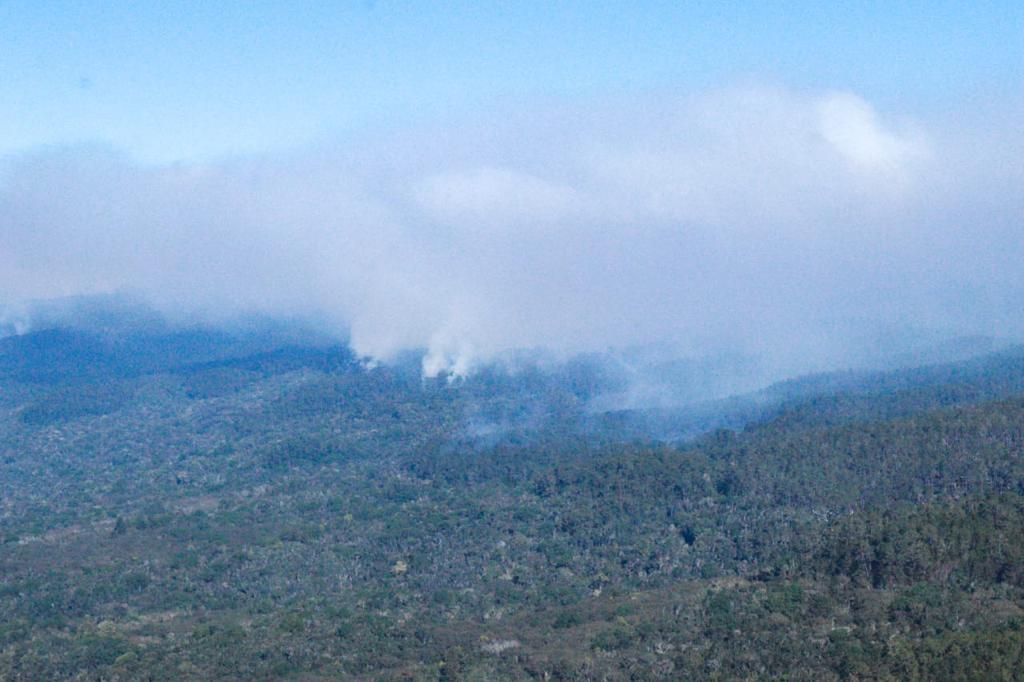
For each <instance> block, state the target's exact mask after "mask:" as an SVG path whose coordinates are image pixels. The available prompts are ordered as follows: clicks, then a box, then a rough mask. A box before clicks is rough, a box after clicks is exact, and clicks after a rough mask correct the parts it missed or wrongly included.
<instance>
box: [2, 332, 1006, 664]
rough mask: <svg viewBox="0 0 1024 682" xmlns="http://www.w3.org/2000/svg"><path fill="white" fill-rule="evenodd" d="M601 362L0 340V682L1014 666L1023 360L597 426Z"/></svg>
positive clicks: (789, 389) (606, 389)
mask: <svg viewBox="0 0 1024 682" xmlns="http://www.w3.org/2000/svg"><path fill="white" fill-rule="evenodd" d="M610 368H611V369H610ZM613 369H614V364H613V365H609V364H607V363H602V362H600V361H599V359H598V358H595V357H584V358H577V359H575V360H570V361H568V362H562V363H554V364H551V363H541V364H536V365H530V364H529V363H523V364H520V365H519V366H518V367H517V368H516V369H515V370H514V371H513V370H509V369H505V368H503V366H501V365H493V366H491V367H489V368H483V369H482V370H481V371H479V372H477V373H475V374H472V375H470V376H469V377H465V378H459V379H449V378H445V377H443V376H442V377H438V378H435V379H424V378H423V377H422V376H421V374H420V365H419V359H418V358H417V357H416V356H415V355H411V356H409V357H408V358H407V359H406V360H404V361H399V362H397V363H393V364H384V365H377V364H373V363H371V364H367V363H366V362H365V361H363V360H362V359H360V358H358V357H355V356H354V355H353V354H352V353H351V352H350V351H349V350H348V349H347V348H346V347H344V346H339V345H333V344H330V343H324V344H319V345H312V346H311V345H308V344H307V345H302V344H296V343H293V340H292V339H288V338H281V337H280V336H275V335H274V334H273V333H269V332H267V331H266V330H263V331H259V332H246V333H228V332H215V331H209V330H198V329H190V330H166V329H164V330H155V331H149V332H146V333H142V332H138V333H132V334H122V335H111V334H106V333H103V332H102V331H96V330H81V329H73V328H63V329H51V330H45V331H40V332H37V333H31V334H27V335H22V336H11V337H7V338H5V339H0V384H2V391H0V426H2V428H0V456H2V475H0V486H2V492H3V495H2V513H0V539H2V543H3V544H2V545H0V612H2V614H3V615H2V618H0V677H4V678H6V679H24V680H30V679H62V678H71V679H97V678H102V679H124V680H127V679H197V680H200V679H202V680H207V679H233V678H237V677H246V678H280V677H289V676H293V677H295V678H296V679H336V678H339V677H341V678H353V679H361V678H365V679H382V678H383V679H423V680H439V679H594V678H600V679H638V678H639V679H657V678H664V679H678V678H694V679H704V678H707V679H737V678H741V679H742V678H763V677H789V678H791V679H812V678H814V679H866V678H872V679H876V678H890V679H956V678H962V679H967V678H974V679H976V678H977V677H978V676H979V675H980V676H982V677H985V678H993V679H1011V678H1012V677H1013V676H1014V675H1016V674H1019V671H1020V670H1021V669H1024V574H1022V571H1024V554H1021V552H1022V551H1024V548H1022V546H1021V544H1020V542H1019V538H1020V537H1022V533H1024V457H1022V453H1024V351H1021V350H1020V349H1019V348H1008V349H1006V350H1003V351H1000V352H996V353H990V354H987V355H982V356H979V357H976V358H972V359H968V360H960V361H956V362H952V363H947V364H937V365H930V366H923V367H918V368H908V369H901V370H892V371H884V372H883V371H875V372H846V373H839V374H827V375H818V376H811V377H806V378H803V379H798V380H792V381H787V382H784V383H781V384H776V385H773V386H771V387H769V388H766V389H763V390H760V391H757V392H755V393H750V394H745V395H740V396H736V397H732V398H728V399H722V400H714V401H704V402H700V403H690V404H686V405H681V406H677V407H673V408H667V407H661V408H657V409H647V410H629V409H622V410H608V409H596V408H595V405H602V396H605V395H607V394H609V393H612V394H614V393H615V392H616V391H619V390H621V388H622V384H621V381H622V376H621V374H616V373H615V371H613Z"/></svg>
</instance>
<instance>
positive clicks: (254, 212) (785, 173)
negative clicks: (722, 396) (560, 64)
mask: <svg viewBox="0 0 1024 682" xmlns="http://www.w3.org/2000/svg"><path fill="white" fill-rule="evenodd" d="M485 119H486V117H482V118H481V119H480V120H475V121H468V122H465V121H464V122H462V123H461V124H455V123H451V124H449V125H437V126H435V127H434V128H432V129H420V130H407V131H394V132H393V133H392V134H390V135H387V136H382V135H378V136H375V137H373V139H363V140H359V141H355V142H349V143H346V144H344V145H341V144H337V145H332V146H330V147H328V148H323V149H319V150H304V151H296V152H294V153H292V154H288V155H276V156H267V157H261V158H245V159H234V160H225V161H222V162H218V163H208V164H194V165H189V164H176V165H168V166H147V165H141V164H138V163H135V162H133V161H132V160H131V159H129V158H126V157H124V156H121V155H119V154H118V153H117V152H116V151H111V150H107V149H100V148H70V149H63V148H59V149H44V150H39V151H36V152H33V153H30V154H25V155H22V156H18V157H13V158H7V159H6V160H4V161H3V165H2V170H0V173H2V175H0V303H2V304H3V305H4V306H5V309H6V313H5V315H6V316H7V322H8V323H10V324H14V323H17V322H19V319H20V318H19V315H24V313H23V312H19V311H24V310H25V308H24V306H25V304H26V303H27V302H29V301H32V300H40V299H50V298H56V297H64V296H73V295H82V294H96V293H107V292H124V293H127V294H130V295H132V296H138V297H140V298H142V299H143V300H145V301H147V302H148V303H150V304H152V305H154V306H155V307H157V309H159V310H161V311H162V312H164V313H167V314H169V315H172V316H179V317H185V318H195V317H199V318H202V319H213V320H217V319H225V318H230V317H232V316H235V315H239V314H247V313H253V312H255V313H261V314H269V315H274V316H277V315H287V316H289V317H298V318H303V319H307V320H313V321H317V322H319V323H323V324H325V325H327V326H328V327H329V328H331V329H334V330H337V332H338V334H339V335H347V336H348V337H349V338H350V340H351V343H352V345H353V348H354V350H355V351H356V352H358V353H360V354H365V355H370V356H373V357H375V358H380V359H387V358H389V357H392V356H394V354H396V353H397V352H399V351H401V350H403V349H408V348H426V349H427V351H428V352H427V354H426V356H425V360H424V372H425V373H426V374H436V373H438V372H441V371H454V372H457V373H458V372H466V371H468V370H470V369H471V368H472V367H473V366H474V365H475V364H476V363H479V362H482V361H486V360H490V359H494V358H497V357H501V356H502V355H503V354H504V353H507V352H509V351H512V350H514V349H521V348H545V349H548V350H550V351H552V352H554V353H573V352H585V351H592V350H601V349H605V348H608V347H624V346H637V345H650V344H662V345H664V346H665V347H668V348H671V349H672V350H673V352H678V353H682V354H691V355H692V354H698V355H713V354H723V353H724V354H738V355H748V356H754V357H758V358H762V359H763V360H764V362H766V363H767V365H768V368H767V372H768V373H769V374H776V375H778V374H783V373H787V372H795V371H807V370H811V369H818V368H825V367H834V366H838V365H843V364H844V363H850V362H852V361H853V360H851V358H852V359H855V360H863V359H865V358H868V357H869V356H870V353H871V351H870V350H869V349H871V348H877V347H878V346H879V344H883V345H884V343H885V342H886V340H889V341H892V340H893V339H899V338H903V337H909V336H914V335H922V336H925V337H929V338H942V337H950V336H956V335H963V334H984V335H992V336H1002V337H1009V338H1019V337H1020V336H1021V333H1022V331H1024V316H1022V315H1021V308H1020V301H1021V300H1024V274H1022V270H1021V267H1020V264H1021V263H1022V262H1024V239H1022V235H1024V229H1022V228H1024V226H1022V216H1024V171H1022V164H1021V161H1020V159H1022V158H1024V145H1022V136H1021V134H1020V131H1019V124H1016V123H1013V118H1012V117H1006V118H1005V119H1000V117H999V116H998V115H996V114H989V115H984V116H983V115H981V114H978V115H976V116H974V115H968V114H963V115H958V116H945V117H942V116H934V117H931V118H927V117H920V116H919V117H913V116H909V117H908V116H905V115H904V114H903V113H902V112H899V111H887V110H879V109H876V107H874V106H872V105H871V104H870V103H869V102H867V101H865V100H864V99H862V98H861V97H859V96H857V95H856V94H852V93H847V92H823V93H803V92H794V91H790V90H786V89H781V88H780V89H764V88H759V89H731V90H723V91H717V92H710V93H704V94H701V95H691V96H662V97H658V98H655V97H650V98H648V99H641V100H638V101H636V102H632V103H628V104H626V103H621V102H620V103H615V102H604V103H599V104H594V105H592V106H591V107H587V108H583V107H579V106H578V105H576V106H573V107H558V106H551V107H547V108H544V109H541V110H534V111H531V112H526V111H515V112H494V113H493V116H492V117H490V118H489V119H487V120H485ZM25 322H26V323H30V320H25Z"/></svg>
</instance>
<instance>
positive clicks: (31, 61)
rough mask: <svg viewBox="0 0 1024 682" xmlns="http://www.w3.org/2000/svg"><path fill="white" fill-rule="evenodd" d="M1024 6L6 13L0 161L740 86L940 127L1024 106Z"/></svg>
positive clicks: (201, 146)
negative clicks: (949, 115) (52, 149)
mask: <svg viewBox="0 0 1024 682" xmlns="http://www.w3.org/2000/svg"><path fill="white" fill-rule="evenodd" d="M1022 8H1024V3H1019V2H1011V1H1007V2H959V3H950V2H938V1H931V2H901V3H883V2H870V3H862V2H850V3H839V2H786V3H778V2H776V3H767V2H737V3H726V2H709V3H683V2H557V3H546V2H526V1H523V2H505V3H496V2H404V3H397V2H383V1H382V2H349V3H344V2H331V3H327V2H325V3H306V2H245V3H241V2H238V3H232V2H185V1H182V2H138V3H124V2H103V1H97V0H93V1H91V2H73V1H69V2H45V1H41V0H32V1H20V0H17V1H6V2H4V1H0V102H2V104H0V154H6V153H11V152H20V151H25V150H30V149H32V148H34V147H38V146H40V145H54V144H58V145H65V144H81V143H100V144H105V145H109V146H111V147H113V148H116V149H119V150H123V151H125V152H127V153H128V154H129V155H131V156H132V157H134V158H137V159H139V160H142V161H146V162H166V161H178V160H184V161H187V160H195V159H215V158H218V157H223V156H230V155H237V154H251V153H260V152H264V151H277V150H282V149H289V148H292V147H297V146H299V147H301V146H304V145H308V144H310V143H316V142H319V141H322V140H325V139H328V140H329V139H338V138H340V139H344V138H346V137H347V136H350V135H359V134H362V133H365V132H366V131H367V130H374V129H379V128H385V129H387V128H389V127H394V126H401V125H404V124H407V123H409V122H420V121H424V120H426V121H433V120H444V119H451V118H454V119H458V118H459V117H463V116H467V115H468V116H472V115H474V113H475V112H477V111H479V110H481V109H484V110H487V109H491V108H495V107H496V108H499V109H500V108H501V107H503V106H508V105H514V106H522V105H524V104H526V105H527V106H528V105H530V104H531V103H535V102H536V103H544V102H549V101H552V100H553V101H570V102H580V101H582V102H586V101H587V100H588V99H590V98H602V97H608V96H612V97H619V96H623V94H625V95H626V96H629V95H630V94H631V93H637V92H641V93H649V92H657V91H660V90H673V91H675V90H679V91H688V90H700V89H706V88H715V87H721V86H727V85H730V84H734V83H751V82H754V83H770V84H774V83H778V84H783V85H785V86H787V87H791V88H796V89H839V90H849V91H853V92H856V93H858V94H859V95H861V96H864V97H865V98H867V99H868V100H870V101H872V102H874V103H875V104H877V105H879V106H883V107H884V106H885V105H887V104H891V103H896V102H898V103H899V104H900V106H901V107H903V108H904V109H908V108H909V109H910V110H914V111H918V112H921V113H922V114H924V115H927V113H928V112H930V111H941V110H942V109H943V108H950V107H957V106H960V103H961V102H962V101H963V100H964V99H965V98H976V99H998V98H999V97H1004V96H1008V95H1014V94H1015V93H1016V94H1019V92H1020V90H1021V87H1022V86H1021V84H1022V82H1024V9H1022Z"/></svg>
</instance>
